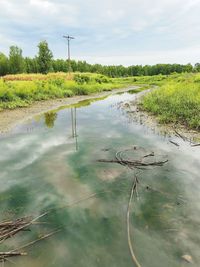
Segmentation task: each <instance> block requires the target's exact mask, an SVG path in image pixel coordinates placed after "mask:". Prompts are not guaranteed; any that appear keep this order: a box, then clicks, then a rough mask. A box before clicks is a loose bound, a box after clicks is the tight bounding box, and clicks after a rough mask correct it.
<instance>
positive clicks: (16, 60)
mask: <svg viewBox="0 0 200 267" xmlns="http://www.w3.org/2000/svg"><path fill="white" fill-rule="evenodd" d="M9 68H10V73H12V74H16V73H22V72H23V70H24V60H23V56H22V49H21V48H19V47H18V46H11V47H10V52H9Z"/></svg>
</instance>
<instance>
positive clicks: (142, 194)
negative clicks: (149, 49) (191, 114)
mask: <svg viewBox="0 0 200 267" xmlns="http://www.w3.org/2000/svg"><path fill="white" fill-rule="evenodd" d="M134 98H135V95H134V94H131V93H124V94H120V95H118V94H116V95H112V96H109V97H107V98H105V99H100V100H96V101H83V102H80V103H78V104H77V105H74V106H69V107H63V108H61V109H59V110H56V111H52V112H49V113H46V114H44V115H42V116H37V117H35V118H33V119H32V120H31V121H27V122H26V123H24V124H22V125H19V126H18V127H16V128H15V129H14V130H13V131H12V132H10V133H9V134H7V135H6V136H2V137H1V139H0V151H1V153H0V205H1V209H0V218H1V220H4V219H10V218H13V217H14V218H18V217H22V216H24V215H35V216H36V215H38V214H41V213H42V212H44V211H46V210H49V209H52V208H56V209H55V210H53V211H52V212H51V213H50V214H49V215H47V216H45V217H44V218H42V221H43V222H48V224H44V225H36V226H32V227H31V232H23V233H20V234H19V235H18V236H16V237H15V238H11V239H10V240H7V241H6V242H4V243H3V244H0V246H1V249H0V250H1V251H3V250H5V251H8V250H10V249H11V248H16V247H20V246H22V245H24V244H26V243H28V242H30V241H32V240H34V239H37V238H38V237H39V236H41V235H43V234H44V233H48V232H51V231H53V230H54V229H58V228H60V227H61V228H62V230H61V231H60V232H59V233H57V234H55V235H54V236H52V237H51V238H49V239H46V240H43V241H41V242H39V243H36V244H35V245H33V246H32V247H29V248H27V249H26V251H27V252H28V256H26V257H21V258H20V257H19V258H13V259H12V260H13V261H14V262H15V263H16V265H17V266H20V267H25V266H26V267H32V266H34V267H44V266H48V267H52V266H59V267H66V266H69V267H77V266H78V267H90V266H91V267H97V266H99V267H100V266H101V267H102V266H104V267H107V266H109V267H110V266H112V267H121V266H123V267H125V266H127V267H129V266H134V264H133V262H132V259H131V255H130V252H129V247H128V241H127V225H126V213H127V205H128V201H129V196H130V191H131V186H132V183H133V176H134V175H133V173H134V171H133V170H130V169H127V168H126V167H124V166H121V165H117V164H114V163H113V164H112V163H100V162H97V160H98V159H112V158H114V157H115V154H116V152H117V151H120V150H123V149H127V148H131V147H132V148H133V146H137V147H138V148H140V147H142V148H143V149H139V151H140V152H139V153H138V156H141V155H140V154H141V153H147V154H148V153H149V152H151V151H154V152H155V154H156V155H158V159H160V158H163V157H164V158H168V160H169V162H168V163H167V164H165V165H164V166H162V167H154V168H148V170H139V171H137V176H138V179H139V182H140V183H139V185H138V197H134V198H133V201H132V206H131V215H130V223H131V239H132V243H133V247H134V252H135V254H136V257H137V259H138V261H139V262H140V264H141V266H146V267H161V266H162V267H168V266H170V267H176V266H177V267H178V266H187V265H188V263H186V262H185V261H184V260H183V259H182V258H181V257H182V256H183V255H186V254H187V255H190V256H191V257H192V261H193V265H192V266H200V251H199V244H200V194H199V192H200V177H199V166H200V164H199V156H200V152H199V148H198V147H191V146H190V145H189V144H187V143H184V142H183V141H182V140H179V139H178V138H175V137H168V136H162V135H159V134H158V133H156V132H154V131H153V130H151V129H148V128H147V127H145V126H144V125H140V123H138V122H135V121H134V120H132V119H131V118H130V116H128V115H127V114H126V112H124V111H123V110H121V109H120V108H119V103H120V102H121V101H127V100H131V99H134ZM169 140H174V141H176V142H179V143H180V147H176V146H174V145H173V144H171V143H170V142H169ZM141 151H142V152H141ZM89 197H90V198H89ZM87 198H88V199H87ZM81 199H82V201H81V202H80V203H75V202H76V201H77V200H81ZM70 203H72V204H73V203H74V205H72V206H71V207H68V208H62V209H58V207H61V206H64V205H67V204H70ZM6 265H7V266H13V264H11V263H10V262H6Z"/></svg>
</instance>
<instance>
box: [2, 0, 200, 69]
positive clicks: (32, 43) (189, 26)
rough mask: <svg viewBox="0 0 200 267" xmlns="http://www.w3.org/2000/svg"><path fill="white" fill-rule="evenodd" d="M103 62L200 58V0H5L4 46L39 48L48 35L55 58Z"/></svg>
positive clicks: (27, 52) (32, 50) (28, 51)
mask: <svg viewBox="0 0 200 267" xmlns="http://www.w3.org/2000/svg"><path fill="white" fill-rule="evenodd" d="M63 34H70V35H73V36H75V37H76V39H75V40H73V41H72V58H74V59H81V60H86V61H88V62H91V63H102V64H123V65H135V64H143V65H144V64H155V63H188V62H191V63H195V62H200V0H0V51H1V52H3V53H6V54H8V51H9V46H11V45H18V46H20V47H21V48H22V49H23V54H24V56H34V55H35V54H37V44H38V42H39V41H41V40H44V39H45V40H47V41H48V43H49V46H50V49H51V50H52V51H53V54H54V57H55V58H65V57H66V52H67V50H66V41H65V40H64V39H63V38H62V36H63Z"/></svg>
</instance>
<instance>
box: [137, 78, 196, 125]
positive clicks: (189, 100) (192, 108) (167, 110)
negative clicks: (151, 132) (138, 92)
mask: <svg viewBox="0 0 200 267" xmlns="http://www.w3.org/2000/svg"><path fill="white" fill-rule="evenodd" d="M139 82H144V83H145V82H147V83H149V84H155V85H160V88H158V89H155V90H153V91H152V92H150V93H148V94H146V95H145V96H144V97H143V99H142V101H141V108H142V109H143V110H145V111H148V112H150V113H152V114H153V115H156V116H157V117H158V119H159V121H160V122H161V123H173V124H183V125H185V126H186V127H187V128H191V129H196V130H200V74H179V75H177V74H176V75H171V76H160V77H158V80H156V77H143V78H141V80H140V81H139Z"/></svg>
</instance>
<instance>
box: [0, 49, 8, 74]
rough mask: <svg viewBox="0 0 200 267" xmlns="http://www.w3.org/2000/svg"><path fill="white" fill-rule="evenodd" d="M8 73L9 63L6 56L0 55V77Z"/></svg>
mask: <svg viewBox="0 0 200 267" xmlns="http://www.w3.org/2000/svg"><path fill="white" fill-rule="evenodd" d="M8 72H9V61H8V58H7V56H5V55H4V54H3V53H0V76H3V75H6V74H7V73H8Z"/></svg>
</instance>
